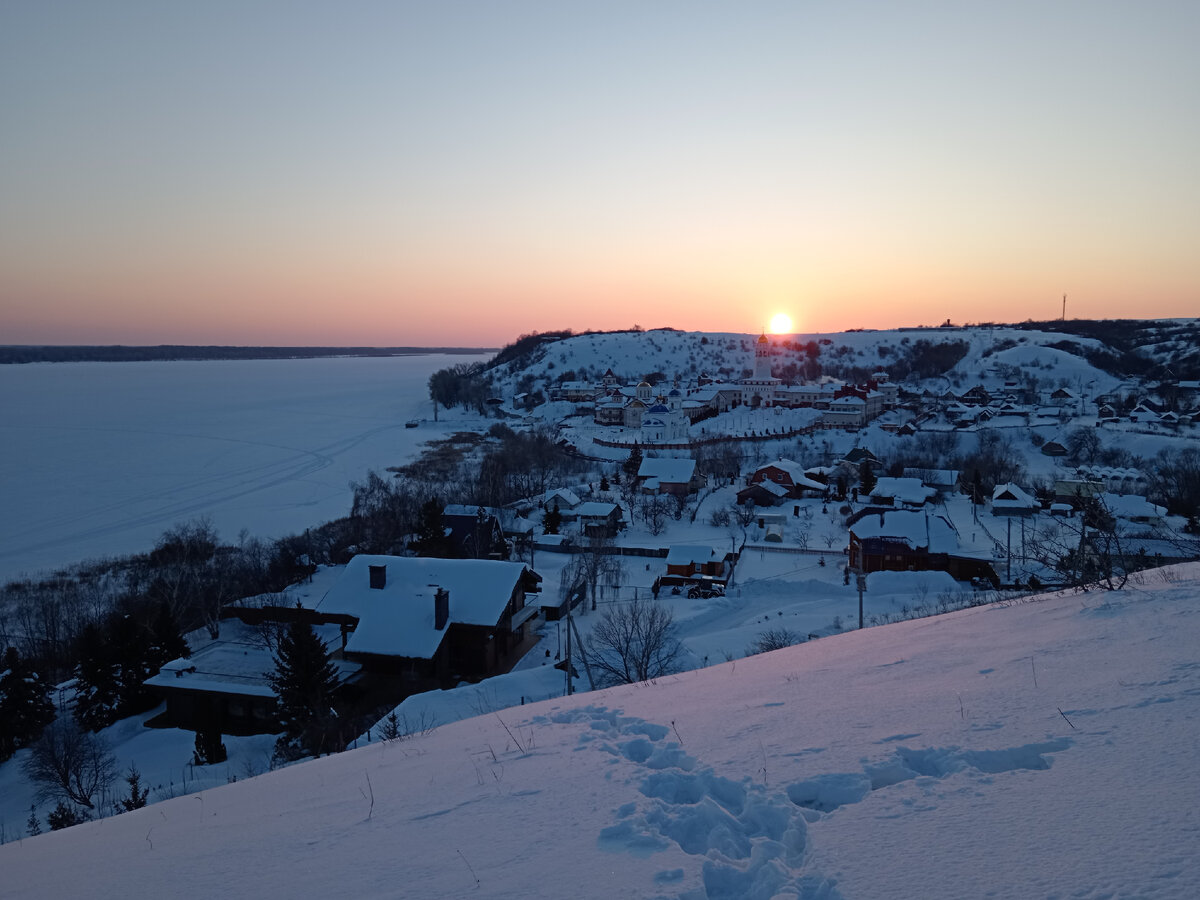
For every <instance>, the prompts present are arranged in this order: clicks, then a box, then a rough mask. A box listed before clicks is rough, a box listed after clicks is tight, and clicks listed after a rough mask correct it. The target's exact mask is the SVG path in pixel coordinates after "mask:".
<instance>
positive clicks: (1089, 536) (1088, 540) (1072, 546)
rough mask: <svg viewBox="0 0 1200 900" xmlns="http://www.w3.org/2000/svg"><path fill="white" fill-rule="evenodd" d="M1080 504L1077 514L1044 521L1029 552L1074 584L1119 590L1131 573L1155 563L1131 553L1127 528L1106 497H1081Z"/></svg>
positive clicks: (1038, 560) (1030, 543)
mask: <svg viewBox="0 0 1200 900" xmlns="http://www.w3.org/2000/svg"><path fill="white" fill-rule="evenodd" d="M1078 506H1079V508H1078V511H1077V513H1076V515H1075V516H1072V517H1071V518H1066V519H1058V518H1054V519H1051V520H1050V521H1049V522H1047V523H1045V524H1043V525H1042V527H1040V528H1039V529H1038V530H1037V531H1036V532H1035V533H1034V536H1033V539H1032V540H1031V541H1030V542H1029V544H1028V548H1027V555H1028V556H1030V557H1032V558H1033V559H1034V560H1036V561H1037V562H1039V563H1041V564H1042V565H1044V566H1046V567H1047V568H1050V569H1054V570H1055V571H1056V572H1058V574H1059V575H1060V576H1061V577H1062V578H1063V580H1064V581H1065V583H1066V584H1067V585H1069V586H1071V587H1085V588H1086V587H1096V588H1101V589H1103V590H1108V591H1119V590H1120V589H1121V588H1123V587H1124V586H1125V583H1126V582H1127V581H1128V580H1129V573H1130V572H1133V571H1136V570H1137V569H1140V568H1147V567H1148V566H1149V565H1151V563H1149V561H1147V560H1139V559H1138V558H1137V557H1136V555H1134V554H1130V553H1128V552H1127V549H1126V548H1125V547H1124V546H1123V545H1124V544H1125V543H1126V538H1127V537H1128V534H1127V529H1126V527H1125V526H1124V525H1123V523H1122V522H1121V521H1120V520H1119V519H1118V518H1117V517H1116V516H1114V515H1113V514H1112V512H1111V511H1110V510H1109V509H1108V507H1107V505H1106V504H1105V503H1104V501H1103V500H1101V499H1100V498H1098V497H1085V498H1080V499H1079V500H1078Z"/></svg>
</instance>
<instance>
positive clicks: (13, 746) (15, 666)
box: [0, 647, 54, 762]
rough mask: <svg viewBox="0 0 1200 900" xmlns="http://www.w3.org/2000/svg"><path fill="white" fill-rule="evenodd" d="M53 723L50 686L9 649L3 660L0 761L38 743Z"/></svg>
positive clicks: (1, 662) (0, 671)
mask: <svg viewBox="0 0 1200 900" xmlns="http://www.w3.org/2000/svg"><path fill="white" fill-rule="evenodd" d="M53 721H54V703H53V701H52V700H51V699H50V688H49V686H48V685H46V684H45V683H44V682H43V681H42V680H41V678H40V677H39V676H38V673H37V672H35V671H34V670H33V668H32V667H31V666H30V665H29V664H28V663H27V662H26V661H25V660H23V659H21V657H20V655H19V654H18V653H17V649H16V648H15V647H9V648H8V649H7V650H6V651H5V653H4V658H3V660H2V661H0V762H2V761H4V760H6V759H8V758H9V757H10V756H12V755H13V754H14V753H15V752H16V751H17V750H19V749H21V748H22V747H24V746H26V745H27V744H31V743H33V742H34V741H36V740H37V739H38V738H39V737H41V734H42V729H43V728H45V727H46V726H47V725H49V724H50V723H51V722H53Z"/></svg>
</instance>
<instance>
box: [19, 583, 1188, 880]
mask: <svg viewBox="0 0 1200 900" xmlns="http://www.w3.org/2000/svg"><path fill="white" fill-rule="evenodd" d="M1198 648H1200V565H1197V564H1192V565H1188V566H1182V567H1176V568H1173V569H1166V570H1158V571H1152V572H1147V573H1144V575H1143V576H1142V578H1141V583H1140V584H1137V585H1134V584H1131V585H1130V586H1129V589H1127V590H1126V591H1124V592H1121V593H1117V594H1103V593H1096V592H1091V593H1081V594H1075V593H1070V594H1066V595H1063V596H1048V597H1040V598H1035V599H1032V600H1029V601H1018V602H1014V603H1010V604H1008V605H1007V606H1005V607H990V608H978V609H973V610H967V611H963V612H960V613H954V614H951V615H947V616H942V617H937V618H932V619H923V620H916V621H910V622H905V623H902V624H898V625H892V626H887V627H880V628H871V629H868V630H867V631H864V632H858V633H848V634H845V635H842V636H838V637H831V638H824V639H821V640H819V641H812V642H810V643H807V644H804V645H801V646H797V647H792V648H789V649H787V650H782V651H779V652H776V653H773V654H768V655H764V656H757V657H751V658H748V659H742V660H737V661H736V662H733V663H726V664H724V665H720V666H715V667H712V668H709V669H704V670H699V671H694V672H688V673H686V674H683V675H679V676H677V677H672V678H669V679H663V680H661V681H659V682H658V683H656V684H649V685H640V686H631V687H623V688H617V689H613V690H610V691H606V692H600V693H593V694H583V695H577V696H575V697H573V698H571V699H569V700H567V699H560V700H549V701H545V702H543V703H539V704H536V705H532V706H526V707H518V708H515V709H508V710H504V711H502V712H501V713H499V714H493V715H488V716H483V717H480V718H475V719H468V720H464V721H461V722H457V723H454V724H452V725H446V726H443V727H442V728H439V729H438V730H437V731H435V732H433V733H432V734H429V735H426V736H424V737H418V738H414V739H412V740H409V741H406V742H401V743H389V744H375V745H372V746H370V747H366V748H364V749H361V750H358V751H353V752H349V753H344V754H342V755H340V756H335V757H332V758H328V759H323V760H319V761H315V762H310V763H306V764H302V765H299V766H295V767H293V768H290V769H286V770H283V771H280V772H275V773H272V774H269V775H265V776H262V777H259V778H255V779H252V780H249V781H245V782H241V783H238V784H233V785H229V786H226V787H221V788H217V789H214V790H211V791H208V792H205V793H203V794H199V795H193V796H188V797H181V798H178V799H176V800H171V801H168V802H165V803H160V804H156V805H154V806H151V807H148V808H146V809H143V810H139V811H137V812H134V813H129V814H126V815H121V816H117V817H115V818H110V819H104V820H103V821H101V822H98V823H92V824H88V825H85V826H81V827H78V828H72V829H69V830H67V831H63V832H58V833H53V834H46V835H42V836H40V837H37V838H33V839H26V840H23V841H20V842H17V843H10V844H7V845H4V846H3V847H0V873H2V876H0V877H2V880H3V891H2V893H3V894H4V895H5V896H6V897H61V896H89V897H122V898H124V897H129V896H156V895H157V896H172V895H187V896H205V897H217V896H221V897H227V896H298V897H316V896H355V897H364V896H366V897H394V896H407V897H422V898H428V897H462V896H469V895H472V894H474V895H477V896H481V897H490V898H491V897H511V898H521V900H526V898H529V897H535V896H536V897H554V896H574V897H618V896H619V897H686V898H699V897H728V898H735V897H736V898H753V897H762V898H768V897H773V896H780V897H797V896H800V897H845V898H852V897H853V898H880V897H904V898H909V897H923V898H938V897H945V898H958V897H967V896H970V897H976V896H985V895H986V896H994V897H1014V898H1016V897H1019V898H1027V897H1053V896H1060V897H1068V896H1069V897H1089V898H1098V897H1110V896H1111V897H1116V896H1123V897H1132V896H1137V897H1180V898H1184V897H1187V898H1191V897H1196V896H1200V861H1198V860H1197V857H1196V854H1195V850H1196V846H1197V844H1196V837H1197V834H1198V833H1200V812H1197V809H1196V805H1195V799H1196V797H1197V796H1200V767H1198V766H1197V765H1196V763H1197V754H1198V751H1197V746H1198V744H1200V740H1198V739H1200V716H1198V713H1200V649H1198ZM372 798H373V799H372Z"/></svg>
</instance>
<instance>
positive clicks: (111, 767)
mask: <svg viewBox="0 0 1200 900" xmlns="http://www.w3.org/2000/svg"><path fill="white" fill-rule="evenodd" d="M24 771H25V775H26V777H28V778H29V780H30V781H32V782H33V783H34V784H35V785H37V797H38V802H42V801H45V800H69V801H70V802H71V803H74V804H76V805H77V806H81V807H83V808H84V809H95V808H96V804H97V803H98V802H99V800H100V797H101V795H103V794H104V792H105V791H107V790H108V788H109V785H111V784H112V782H113V779H114V778H116V775H117V768H116V760H115V758H114V757H113V754H112V751H111V750H110V749H109V747H108V743H107V741H105V740H104V739H103V738H102V737H100V736H99V735H96V734H92V733H91V732H90V731H84V730H82V729H80V728H79V727H78V726H77V725H76V724H75V723H74V722H73V721H71V720H70V719H63V720H60V721H58V722H55V723H54V724H52V725H49V726H48V727H47V728H46V730H45V732H44V733H43V734H42V738H41V740H39V741H38V742H37V743H36V744H34V745H33V748H32V752H31V753H30V755H29V758H28V759H26V760H25V764H24Z"/></svg>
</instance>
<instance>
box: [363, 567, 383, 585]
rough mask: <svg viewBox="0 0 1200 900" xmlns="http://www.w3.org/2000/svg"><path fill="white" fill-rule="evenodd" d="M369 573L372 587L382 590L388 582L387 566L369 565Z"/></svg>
mask: <svg viewBox="0 0 1200 900" xmlns="http://www.w3.org/2000/svg"><path fill="white" fill-rule="evenodd" d="M367 574H368V576H369V577H370V579H371V589H372V590H376V591H382V590H383V586H384V585H385V584H387V566H367Z"/></svg>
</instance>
